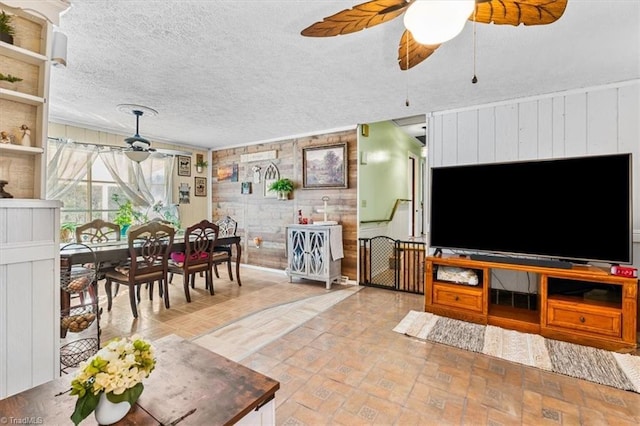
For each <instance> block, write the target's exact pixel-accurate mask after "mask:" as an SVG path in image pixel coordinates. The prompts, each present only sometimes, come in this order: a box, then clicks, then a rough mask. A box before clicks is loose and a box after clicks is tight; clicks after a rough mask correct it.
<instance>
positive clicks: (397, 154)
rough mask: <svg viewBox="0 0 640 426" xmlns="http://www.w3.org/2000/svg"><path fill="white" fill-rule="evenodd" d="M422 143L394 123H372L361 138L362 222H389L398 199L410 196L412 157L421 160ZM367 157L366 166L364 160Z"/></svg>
mask: <svg viewBox="0 0 640 426" xmlns="http://www.w3.org/2000/svg"><path fill="white" fill-rule="evenodd" d="M420 148H421V146H420V143H419V142H418V141H417V140H416V139H415V138H413V137H412V136H409V135H407V134H406V133H405V132H403V131H402V130H401V129H400V128H399V127H397V126H396V125H395V124H394V123H393V122H391V121H381V122H377V123H371V124H369V136H362V134H360V136H359V139H358V151H359V152H358V155H359V158H358V162H359V169H358V186H359V188H358V200H359V210H360V222H365V221H372V220H383V219H388V218H389V217H390V215H391V211H392V210H393V205H394V204H395V202H396V200H397V199H398V198H400V199H407V198H410V197H409V185H408V183H407V182H409V170H408V167H407V164H408V158H409V154H408V152H412V153H413V154H415V156H416V157H418V158H420ZM363 156H364V157H366V164H362V163H363V161H362V159H363V158H364V157H363Z"/></svg>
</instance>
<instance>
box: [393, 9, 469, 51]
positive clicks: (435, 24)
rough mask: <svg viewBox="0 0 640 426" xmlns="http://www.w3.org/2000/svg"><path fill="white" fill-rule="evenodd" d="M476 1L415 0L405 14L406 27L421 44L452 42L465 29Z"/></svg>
mask: <svg viewBox="0 0 640 426" xmlns="http://www.w3.org/2000/svg"><path fill="white" fill-rule="evenodd" d="M475 4H476V2H475V0H414V1H413V2H412V3H411V5H410V6H409V8H408V9H407V11H406V12H405V14H404V26H405V28H406V29H407V30H409V31H410V32H411V35H412V36H413V39H414V40H415V41H417V42H418V43H420V44H426V45H434V44H440V43H444V42H445V41H448V40H451V39H452V38H454V37H455V36H457V35H458V34H460V32H461V31H462V29H463V28H464V24H465V23H466V22H467V20H468V19H469V16H470V15H471V13H472V12H473V9H474V7H475Z"/></svg>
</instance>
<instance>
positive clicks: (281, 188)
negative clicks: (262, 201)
mask: <svg viewBox="0 0 640 426" xmlns="http://www.w3.org/2000/svg"><path fill="white" fill-rule="evenodd" d="M293 186H294V185H293V181H292V180H291V179H288V178H282V179H278V180H277V181H275V182H273V183H272V184H271V185H269V191H276V192H277V193H278V199H279V200H287V199H289V193H290V192H292V191H293Z"/></svg>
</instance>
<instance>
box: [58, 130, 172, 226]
mask: <svg viewBox="0 0 640 426" xmlns="http://www.w3.org/2000/svg"><path fill="white" fill-rule="evenodd" d="M47 152H48V155H49V160H48V164H47V199H50V200H53V199H60V198H61V197H62V196H63V195H64V194H66V193H67V192H68V191H70V190H72V189H73V188H74V187H75V186H76V185H78V183H79V182H80V181H81V180H82V179H83V178H84V177H85V176H86V174H87V170H88V169H89V167H90V166H91V165H92V164H93V162H94V161H95V160H96V158H97V157H98V156H100V159H101V160H102V162H103V163H104V165H105V167H106V168H107V170H108V172H109V174H110V175H111V176H112V178H113V180H114V181H115V183H116V185H118V187H119V189H120V190H121V191H122V193H123V194H124V196H125V198H127V199H130V200H131V202H132V203H133V205H134V206H137V207H142V209H140V208H139V209H138V210H139V211H142V212H144V211H145V210H144V208H146V211H147V215H149V214H150V213H152V212H155V213H156V215H157V214H160V215H163V216H165V217H166V216H167V215H166V214H165V212H169V214H170V215H171V216H172V217H176V218H177V214H178V213H177V211H178V209H177V205H176V204H173V173H174V168H175V164H176V161H175V157H173V156H168V155H164V154H160V153H152V154H151V156H150V157H149V158H148V159H147V160H145V161H143V162H142V163H137V162H135V161H132V160H130V159H129V158H128V157H127V156H126V155H124V153H123V151H122V150H121V149H120V148H117V147H110V146H102V145H94V144H85V143H79V142H73V141H70V140H64V139H49V147H48V151H47ZM152 186H153V188H154V190H153V191H152V190H151V189H150V188H151V187H152ZM178 219H179V218H178Z"/></svg>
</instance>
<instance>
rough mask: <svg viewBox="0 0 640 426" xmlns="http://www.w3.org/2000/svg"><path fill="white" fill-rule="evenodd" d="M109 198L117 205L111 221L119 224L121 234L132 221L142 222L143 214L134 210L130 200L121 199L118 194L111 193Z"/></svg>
mask: <svg viewBox="0 0 640 426" xmlns="http://www.w3.org/2000/svg"><path fill="white" fill-rule="evenodd" d="M111 199H112V200H113V201H114V202H115V203H116V204H117V205H118V213H116V216H115V217H114V218H113V223H115V224H117V225H119V226H120V230H121V232H122V234H123V235H124V234H125V233H126V230H127V228H129V226H131V225H133V223H134V222H144V215H143V214H142V213H140V212H138V211H136V210H134V208H133V203H132V202H131V200H125V201H122V198H121V197H120V196H119V195H118V194H113V196H112V197H111Z"/></svg>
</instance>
